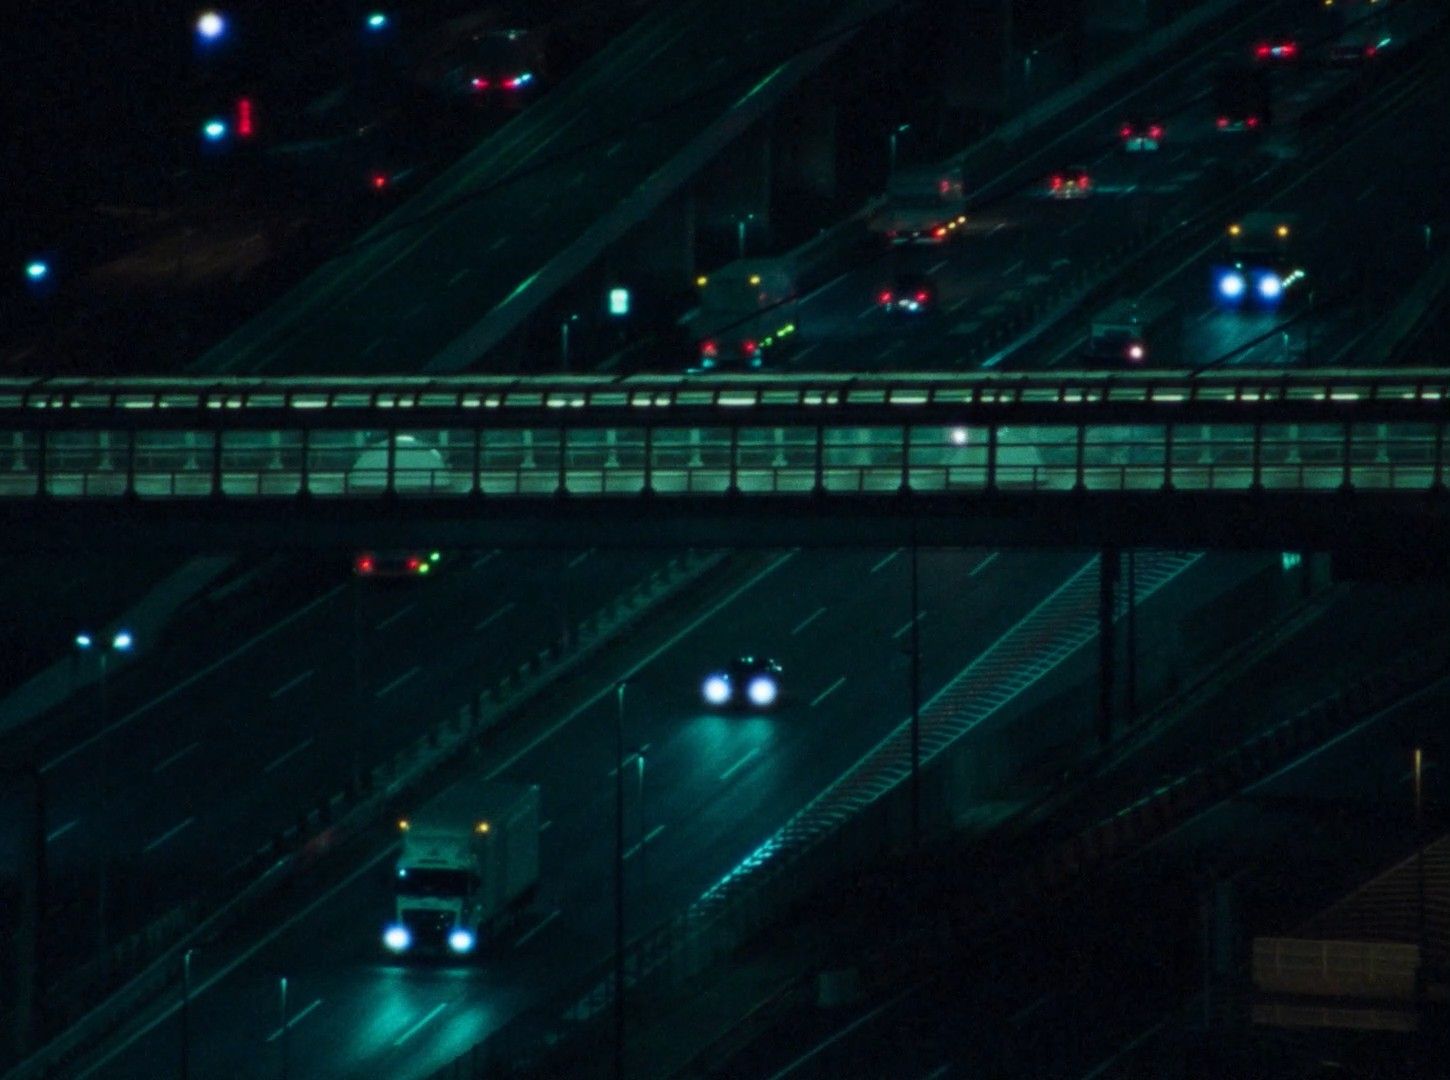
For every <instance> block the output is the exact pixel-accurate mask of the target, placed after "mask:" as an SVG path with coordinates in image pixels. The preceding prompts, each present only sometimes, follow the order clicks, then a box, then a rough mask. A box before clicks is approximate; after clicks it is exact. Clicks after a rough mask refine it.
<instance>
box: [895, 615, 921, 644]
mask: <svg viewBox="0 0 1450 1080" xmlns="http://www.w3.org/2000/svg"><path fill="white" fill-rule="evenodd" d="M924 618H926V612H924V611H919V612H917V613H916V619H915V620H912V619H907V620H906V625H905V626H903V627H902V628H901V629H900V630H898V631H896V633H894V634H892V635H891V639H892V640H893V641H894V640H896V639H897V638H899V637H900V636H901V635H902V634H904V633H906V632H907V631H908V630H910V629H911V624H912V622H913V621H915V622H918V623H919V622H921V620H922V619H924Z"/></svg>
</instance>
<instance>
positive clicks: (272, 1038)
mask: <svg viewBox="0 0 1450 1080" xmlns="http://www.w3.org/2000/svg"><path fill="white" fill-rule="evenodd" d="M321 1004H322V999H321V998H318V999H317V1000H316V1001H314V1002H313V1003H312V1004H311V1005H309V1006H307V1008H305V1009H303V1010H302V1011H301V1012H299V1013H298V1014H297V1015H296V1016H291V1017H288V1019H287V1024H286V1026H285V1027H279V1028H278V1029H277V1030H276V1031H274V1032H272V1034H270V1035H268V1036H267V1041H268V1042H276V1041H277V1040H278V1039H280V1038H281V1037H282V1033H283V1032H284V1031H291V1030H292V1029H293V1028H295V1027H296V1026H297V1025H298V1024H299V1023H301V1022H302V1018H303V1017H304V1016H306V1015H307V1014H308V1013H310V1012H312V1010H313V1009H315V1008H317V1006H319V1005H321Z"/></svg>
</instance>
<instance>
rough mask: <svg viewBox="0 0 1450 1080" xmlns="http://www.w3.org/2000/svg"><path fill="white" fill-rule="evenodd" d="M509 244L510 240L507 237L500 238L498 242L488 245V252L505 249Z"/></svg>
mask: <svg viewBox="0 0 1450 1080" xmlns="http://www.w3.org/2000/svg"><path fill="white" fill-rule="evenodd" d="M508 242H509V238H508V237H507V236H500V237H499V238H498V239H497V240H495V241H494V242H493V243H491V244H489V245H488V250H489V251H497V250H498V249H499V248H501V247H503V246H504V245H505V244H507V243H508Z"/></svg>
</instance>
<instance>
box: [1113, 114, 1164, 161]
mask: <svg viewBox="0 0 1450 1080" xmlns="http://www.w3.org/2000/svg"><path fill="white" fill-rule="evenodd" d="M1118 138H1119V139H1120V140H1121V141H1122V143H1123V149H1124V150H1126V151H1128V153H1130V154H1139V153H1145V152H1149V153H1151V152H1152V151H1154V150H1157V149H1158V147H1159V146H1160V145H1162V143H1163V121H1162V120H1159V119H1157V118H1155V117H1151V116H1130V117H1129V118H1128V119H1126V120H1124V121H1123V122H1122V124H1120V125H1119V126H1118Z"/></svg>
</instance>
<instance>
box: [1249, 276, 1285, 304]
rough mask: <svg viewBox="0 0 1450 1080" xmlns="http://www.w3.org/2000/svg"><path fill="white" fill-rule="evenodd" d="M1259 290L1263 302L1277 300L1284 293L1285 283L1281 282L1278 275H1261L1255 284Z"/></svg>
mask: <svg viewBox="0 0 1450 1080" xmlns="http://www.w3.org/2000/svg"><path fill="white" fill-rule="evenodd" d="M1255 287H1256V288H1257V289H1258V290H1259V297H1260V299H1263V300H1277V299H1279V294H1280V293H1281V292H1283V291H1284V283H1283V282H1282V281H1280V280H1279V275H1278V274H1260V275H1259V280H1258V282H1257V283H1256V284H1255Z"/></svg>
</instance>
